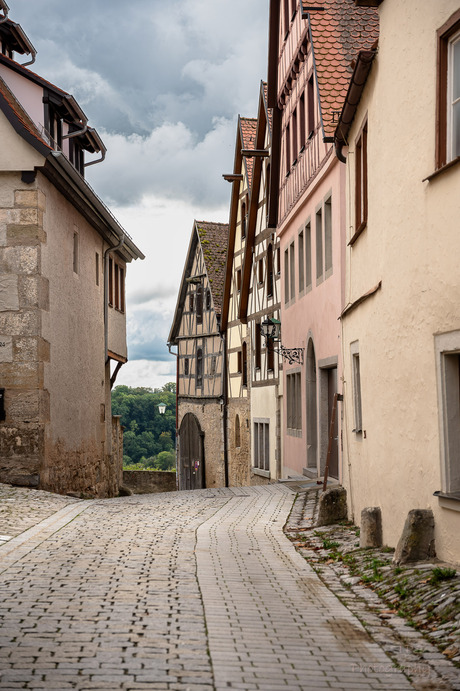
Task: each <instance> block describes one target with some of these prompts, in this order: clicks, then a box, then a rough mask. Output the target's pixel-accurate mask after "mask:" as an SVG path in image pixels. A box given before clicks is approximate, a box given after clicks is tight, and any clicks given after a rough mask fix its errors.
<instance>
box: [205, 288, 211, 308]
mask: <svg viewBox="0 0 460 691" xmlns="http://www.w3.org/2000/svg"><path fill="white" fill-rule="evenodd" d="M206 309H207V310H210V309H211V291H210V290H209V288H208V290H207V291H206Z"/></svg>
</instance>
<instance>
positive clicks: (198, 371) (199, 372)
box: [196, 348, 203, 389]
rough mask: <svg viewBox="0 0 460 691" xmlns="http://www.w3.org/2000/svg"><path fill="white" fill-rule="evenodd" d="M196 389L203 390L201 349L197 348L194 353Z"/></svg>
mask: <svg viewBox="0 0 460 691" xmlns="http://www.w3.org/2000/svg"><path fill="white" fill-rule="evenodd" d="M196 388H197V389H202V388H203V349H202V348H197V351H196Z"/></svg>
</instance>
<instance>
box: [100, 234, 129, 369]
mask: <svg viewBox="0 0 460 691" xmlns="http://www.w3.org/2000/svg"><path fill="white" fill-rule="evenodd" d="M124 243H125V233H123V234H122V236H121V239H120V242H119V243H118V245H115V246H114V247H108V248H107V249H106V250H105V252H104V362H105V364H107V361H108V359H109V300H108V298H109V262H108V255H109V254H110V253H111V252H116V251H117V250H120V249H121V248H122V247H123V245H124Z"/></svg>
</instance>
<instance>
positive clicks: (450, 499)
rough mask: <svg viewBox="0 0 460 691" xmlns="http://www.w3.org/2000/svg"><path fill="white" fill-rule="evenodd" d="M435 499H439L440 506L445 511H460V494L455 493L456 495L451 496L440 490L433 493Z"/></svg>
mask: <svg viewBox="0 0 460 691" xmlns="http://www.w3.org/2000/svg"><path fill="white" fill-rule="evenodd" d="M433 494H434V496H435V497H438V499H439V506H441V507H442V508H443V509H451V511H460V493H459V492H455V493H454V494H449V493H448V492H442V491H440V490H438V491H437V492H434V493H433Z"/></svg>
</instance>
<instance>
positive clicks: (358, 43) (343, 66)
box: [310, 0, 379, 137]
mask: <svg viewBox="0 0 460 691" xmlns="http://www.w3.org/2000/svg"><path fill="white" fill-rule="evenodd" d="M321 5H322V6H324V7H325V8H326V9H325V11H324V12H312V13H311V14H310V25H311V33H312V41H313V50H314V54H315V63H316V72H317V76H318V86H319V92H320V99H321V111H322V117H323V124H324V133H325V135H326V137H332V136H333V135H334V131H335V128H336V125H337V122H336V120H337V118H336V117H335V113H338V112H340V111H341V109H342V106H343V102H344V99H345V96H346V93H347V89H348V84H349V81H350V77H351V75H352V72H353V70H352V68H351V66H350V63H351V61H352V60H353V58H355V57H356V54H357V53H358V52H359V51H360V50H369V48H370V47H371V46H372V44H373V43H375V41H376V39H378V35H379V18H378V11H377V9H375V8H368V7H356V6H355V4H354V1H353V0H324V1H323V2H321Z"/></svg>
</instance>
